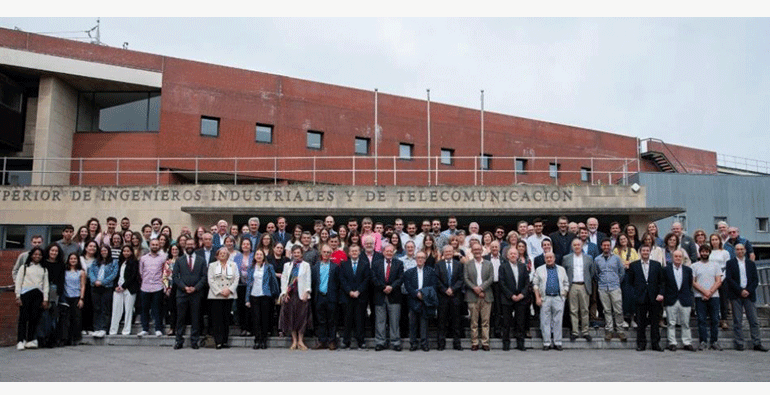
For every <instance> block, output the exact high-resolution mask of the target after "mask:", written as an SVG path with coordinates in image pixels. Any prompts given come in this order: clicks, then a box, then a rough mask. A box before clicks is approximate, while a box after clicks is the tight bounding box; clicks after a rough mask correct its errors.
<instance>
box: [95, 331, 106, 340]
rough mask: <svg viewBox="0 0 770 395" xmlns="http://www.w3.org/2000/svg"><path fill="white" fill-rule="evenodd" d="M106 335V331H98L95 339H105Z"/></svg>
mask: <svg viewBox="0 0 770 395" xmlns="http://www.w3.org/2000/svg"><path fill="white" fill-rule="evenodd" d="M105 334H106V333H105V332H104V331H96V332H94V337H96V338H100V339H101V338H103V337H104V335H105Z"/></svg>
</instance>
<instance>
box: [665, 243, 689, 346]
mask: <svg viewBox="0 0 770 395" xmlns="http://www.w3.org/2000/svg"><path fill="white" fill-rule="evenodd" d="M672 259H673V261H674V264H673V265H668V266H666V267H665V269H663V273H664V275H665V276H666V292H665V294H664V298H665V305H666V315H667V316H668V349H669V350H671V351H676V325H677V324H678V325H680V326H681V327H682V344H684V349H685V350H687V351H695V347H693V346H692V332H691V331H690V311H691V310H692V305H693V301H694V299H695V298H694V296H693V293H692V269H690V268H689V267H687V266H684V265H683V264H682V263H684V251H682V250H676V251H674V254H673V258H672Z"/></svg>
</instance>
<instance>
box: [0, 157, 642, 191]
mask: <svg viewBox="0 0 770 395" xmlns="http://www.w3.org/2000/svg"><path fill="white" fill-rule="evenodd" d="M22 160H23V161H26V162H27V163H29V162H30V161H32V162H33V170H29V169H27V170H18V166H16V167H15V169H14V166H13V161H22ZM446 160H447V159H446V158H445V159H444V161H446ZM487 160H488V164H489V168H487V169H482V167H481V164H482V157H480V156H463V157H459V156H455V157H452V158H451V160H449V162H448V163H445V162H444V161H442V158H441V157H439V156H432V157H425V156H422V157H416V156H415V157H411V158H401V157H398V156H379V157H374V156H360V155H357V156H302V157H226V158H225V157H222V158H212V157H192V158H190V157H187V158H180V157H175V158H17V157H7V158H3V160H2V165H3V167H2V185H12V184H14V182H11V181H12V180H11V178H10V177H9V176H10V175H16V178H17V179H18V178H21V179H29V180H31V181H30V183H31V184H35V185H165V184H181V183H194V184H199V183H212V182H218V183H226V184H244V183H274V184H278V183H279V182H284V181H288V182H307V183H313V184H316V183H326V184H350V185H382V186H385V185H510V184H552V185H566V184H586V185H598V184H627V183H628V177H629V176H630V175H631V174H634V173H637V172H639V168H640V163H639V160H638V159H637V158H598V157H552V156H549V157H546V156H542V157H535V156H507V157H498V156H495V157H491V159H489V158H487V157H485V158H484V161H485V163H487V162H486V161H487ZM517 163H519V164H520V165H521V164H523V166H524V168H523V170H521V169H520V170H519V171H517V170H516V166H517ZM554 169H557V170H556V172H555V173H554ZM19 175H23V176H25V177H19ZM18 183H19V182H17V184H18Z"/></svg>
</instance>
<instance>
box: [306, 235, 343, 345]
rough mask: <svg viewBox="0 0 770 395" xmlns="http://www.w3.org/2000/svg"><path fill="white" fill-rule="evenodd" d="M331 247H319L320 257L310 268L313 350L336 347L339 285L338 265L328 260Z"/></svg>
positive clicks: (326, 245)
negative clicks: (314, 317) (314, 327)
mask: <svg viewBox="0 0 770 395" xmlns="http://www.w3.org/2000/svg"><path fill="white" fill-rule="evenodd" d="M331 255H332V248H331V247H330V246H329V245H328V244H324V245H323V246H322V247H321V259H320V260H319V261H318V262H316V263H315V264H314V265H313V266H312V267H311V268H310V284H311V286H312V289H313V300H314V301H315V314H316V321H318V328H317V329H316V335H317V336H318V344H316V346H315V347H314V348H313V349H314V350H324V349H327V348H328V349H329V350H332V351H333V350H336V349H337V312H336V309H337V290H338V289H339V287H340V274H339V270H340V267H339V266H337V265H335V264H334V263H332V262H331V260H329V258H330V257H331Z"/></svg>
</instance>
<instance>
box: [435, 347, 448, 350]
mask: <svg viewBox="0 0 770 395" xmlns="http://www.w3.org/2000/svg"><path fill="white" fill-rule="evenodd" d="M445 348H446V346H438V347H436V350H439V351H444V349H445Z"/></svg>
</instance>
